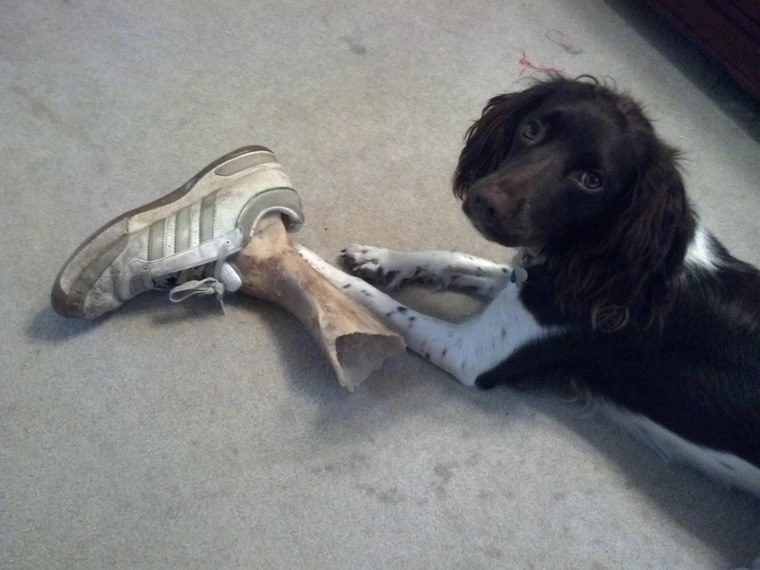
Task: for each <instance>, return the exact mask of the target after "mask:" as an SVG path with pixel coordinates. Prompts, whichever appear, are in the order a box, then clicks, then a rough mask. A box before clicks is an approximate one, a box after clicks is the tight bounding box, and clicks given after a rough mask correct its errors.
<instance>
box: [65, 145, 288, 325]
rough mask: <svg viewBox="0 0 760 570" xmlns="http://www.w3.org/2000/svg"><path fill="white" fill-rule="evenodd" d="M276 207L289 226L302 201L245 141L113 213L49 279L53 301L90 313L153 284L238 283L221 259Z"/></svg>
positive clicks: (191, 288)
mask: <svg viewBox="0 0 760 570" xmlns="http://www.w3.org/2000/svg"><path fill="white" fill-rule="evenodd" d="M273 211H276V212H281V213H282V214H284V216H283V220H284V221H285V223H286V226H287V227H288V230H289V231H295V230H297V229H298V227H300V225H301V224H302V223H303V213H302V212H301V202H300V200H299V198H298V194H297V193H296V191H295V190H294V189H293V187H292V185H291V183H290V180H289V179H288V176H287V174H285V172H284V171H283V169H282V167H281V166H280V164H279V163H278V162H277V159H276V158H275V156H274V154H273V153H272V151H270V150H269V149H267V148H264V147H262V146H247V147H244V148H241V149H238V150H236V151H234V152H231V153H229V154H227V155H225V156H223V157H221V158H220V159H218V160H215V161H214V162H212V163H211V164H210V165H208V166H207V167H206V168H204V169H203V170H201V171H200V172H199V173H198V174H197V175H195V176H194V177H193V178H191V179H190V180H189V181H188V182H187V183H185V184H184V185H183V186H181V187H180V188H178V189H177V190H175V191H174V192H171V193H170V194H167V195H166V196H164V197H163V198H160V199H159V200H156V201H155V202H151V203H150V204H145V205H144V206H141V207H139V208H136V209H134V210H131V211H129V212H127V213H125V214H122V215H121V216H119V217H117V218H115V219H114V220H112V221H111V222H109V223H108V224H106V225H105V226H103V227H102V228H101V229H99V230H98V231H97V232H95V233H94V234H93V235H92V236H90V237H89V238H88V239H87V240H85V242H84V243H83V244H82V245H81V246H79V248H78V249H77V250H76V251H75V252H74V254H73V255H72V256H71V257H70V258H69V260H68V261H67V262H66V264H65V265H64V266H63V269H61V272H60V273H59V274H58V277H57V278H56V280H55V284H54V285H53V290H52V293H51V302H52V304H53V309H55V311H56V312H57V313H58V314H60V315H63V316H64V317H84V318H88V319H93V318H96V317H99V316H100V315H102V314H104V313H106V312H108V311H112V310H114V309H116V308H117V307H119V306H120V305H121V304H122V303H123V302H124V301H126V300H127V299H131V298H132V297H134V296H135V295H137V294H139V293H142V292H143V291H148V290H150V289H172V293H171V294H170V298H171V299H172V300H173V301H181V300H183V299H185V298H187V297H188V296H190V295H193V294H196V293H200V294H211V293H215V294H217V296H218V297H219V298H221V295H222V293H223V292H224V291H225V290H227V291H236V290H237V289H239V288H240V286H241V285H242V281H241V279H240V276H239V275H238V274H237V272H236V271H235V270H234V269H233V267H232V266H231V265H230V264H228V263H226V262H225V261H226V259H228V258H229V257H230V256H231V255H233V254H235V253H237V252H238V251H240V249H242V248H243V247H244V246H245V244H246V243H248V240H249V239H250V237H251V233H252V231H253V229H254V228H255V227H256V224H257V223H258V221H259V220H260V219H261V217H262V216H264V215H265V214H267V213H269V212H273Z"/></svg>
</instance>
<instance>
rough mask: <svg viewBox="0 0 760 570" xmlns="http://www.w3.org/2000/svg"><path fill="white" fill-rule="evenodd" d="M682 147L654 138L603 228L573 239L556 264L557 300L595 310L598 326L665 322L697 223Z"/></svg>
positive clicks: (569, 306)
mask: <svg viewBox="0 0 760 570" xmlns="http://www.w3.org/2000/svg"><path fill="white" fill-rule="evenodd" d="M677 157H678V153H677V151H675V150H673V149H671V148H670V147H668V146H666V145H664V144H662V143H657V148H656V150H655V151H654V152H653V156H652V158H651V159H650V161H649V163H648V164H647V165H646V166H644V167H643V168H641V170H640V171H639V173H638V176H637V178H636V180H635V181H634V183H633V185H632V187H631V188H630V189H629V190H628V191H627V192H626V194H625V195H624V196H623V197H622V199H621V200H620V201H619V202H618V203H617V204H616V205H615V206H614V207H613V208H612V211H610V212H608V214H607V215H606V219H607V221H608V222H607V223H606V224H604V228H605V230H604V232H602V233H599V234H594V233H590V234H587V235H585V236H583V237H582V238H581V240H580V243H579V242H574V243H573V244H572V247H571V248H569V249H568V251H567V252H566V254H565V255H563V256H558V257H557V258H556V259H555V260H554V261H553V263H554V264H556V266H555V270H558V272H557V273H558V277H559V278H558V280H557V281H558V283H559V284H561V285H560V287H559V288H558V291H557V293H558V295H559V302H560V306H561V307H563V308H564V309H565V310H569V311H571V312H576V313H577V312H585V313H586V315H589V314H590V317H591V322H592V323H593V326H594V328H600V329H601V330H605V331H608V332H609V331H615V330H618V329H620V328H622V327H624V326H625V325H626V324H628V323H629V322H631V323H633V324H634V325H635V326H638V327H639V328H647V327H649V326H650V325H652V324H661V323H662V322H663V319H664V318H665V316H666V315H667V313H668V312H669V311H670V309H671V307H672V305H673V302H674V301H675V297H674V291H675V288H674V287H673V280H674V279H676V278H677V275H678V270H679V268H680V266H681V263H682V262H683V258H684V255H685V254H686V249H687V247H688V243H689V241H690V240H691V238H692V236H693V234H694V229H695V219H694V214H693V212H692V210H691V206H690V205H689V202H688V199H687V197H686V192H685V190H684V186H683V181H682V179H681V176H680V174H679V172H678V169H677V166H676V163H677Z"/></svg>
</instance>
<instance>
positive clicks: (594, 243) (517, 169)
mask: <svg viewBox="0 0 760 570" xmlns="http://www.w3.org/2000/svg"><path fill="white" fill-rule="evenodd" d="M676 158H677V152H676V151H675V150H673V149H671V148H670V147H668V146H667V145H665V144H664V143H663V142H662V141H660V140H659V139H658V138H657V136H656V135H655V133H654V130H653V128H652V125H651V123H650V121H649V120H648V119H647V118H646V116H645V115H644V113H643V112H642V110H641V107H640V106H639V105H638V104H637V103H635V102H634V101H633V100H632V99H630V98H629V97H627V96H625V95H621V94H619V93H617V92H615V91H614V90H613V89H610V88H608V87H605V86H603V85H601V84H600V83H599V82H598V81H596V80H594V79H593V78H582V79H579V80H570V79H564V78H552V79H550V80H548V81H545V82H543V83H538V84H536V85H534V86H533V87H531V88H529V89H527V90H525V91H522V92H518V93H511V94H506V95H499V96H497V97H494V98H493V99H491V100H490V101H489V102H488V104H487V105H486V107H485V109H484V110H483V114H482V116H481V117H480V119H478V120H477V121H476V122H475V123H474V124H473V125H472V126H471V127H470V129H469V130H468V131H467V134H466V137H465V146H464V148H463V150H462V153H461V155H460V158H459V164H458V166H457V170H456V173H455V175H454V192H455V194H456V195H457V196H458V197H460V198H462V199H463V209H464V212H465V213H466V214H467V216H468V217H469V219H470V220H471V221H472V223H473V225H474V226H475V227H476V228H477V229H478V230H479V231H480V232H481V233H482V234H483V235H484V236H485V237H486V238H488V239H490V240H492V241H495V242H497V243H500V244H502V245H505V246H513V247H514V246H530V247H533V248H538V249H542V250H543V251H544V252H545V253H547V254H550V255H551V254H559V255H554V257H553V262H554V263H555V266H556V269H557V271H556V273H557V275H558V282H559V287H560V289H561V290H562V289H564V290H565V295H564V296H563V295H560V299H559V300H560V302H561V303H563V302H564V304H566V305H568V304H574V305H575V306H581V307H584V308H587V307H586V306H587V305H591V310H592V312H595V313H599V312H600V311H601V312H604V310H602V309H600V307H619V308H620V310H621V311H622V314H623V317H624V318H623V317H621V318H616V320H618V321H620V320H623V321H627V320H628V315H629V312H630V311H629V309H631V307H632V306H633V304H634V302H633V301H632V300H631V299H630V297H631V295H641V297H642V299H641V302H643V303H649V304H650V305H652V306H657V305H658V303H657V302H656V301H657V297H662V296H663V293H662V292H658V291H655V289H658V290H659V289H663V288H666V287H667V281H668V279H670V277H671V276H672V274H673V272H674V271H675V268H676V267H677V266H678V264H680V262H681V260H682V259H683V256H684V254H685V251H686V246H687V243H688V239H689V237H690V236H691V233H692V232H693V225H692V224H693V220H692V219H691V214H690V209H689V206H688V203H687V200H686V195H685V192H684V188H683V183H682V180H681V177H680V174H679V173H678V170H677V168H676ZM690 220H691V221H690ZM658 272H660V273H661V274H662V275H663V276H664V279H659V280H657V279H650V276H652V275H653V274H655V273H658ZM631 279H634V280H638V281H639V282H640V283H642V285H641V287H643V288H644V289H646V291H641V290H638V289H637V288H636V287H635V286H632V285H631V284H630V281H629V282H628V283H626V281H627V280H631ZM600 295H601V296H602V300H599V296H600ZM594 298H596V299H595V300H594ZM594 306H595V307H596V308H593V307H594ZM653 310H655V309H653ZM613 312H614V311H613ZM649 316H650V317H651V316H652V315H649Z"/></svg>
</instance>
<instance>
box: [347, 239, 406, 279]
mask: <svg viewBox="0 0 760 570" xmlns="http://www.w3.org/2000/svg"><path fill="white" fill-rule="evenodd" d="M392 254H393V252H392V251H391V250H389V249H385V248H382V247H372V246H371V245H359V244H352V245H349V246H348V247H347V248H346V249H344V250H343V251H341V252H340V257H341V261H342V262H343V266H344V267H345V268H346V269H347V270H348V271H350V272H351V273H353V274H354V275H358V276H359V277H361V278H362V279H364V280H365V281H369V282H370V283H375V284H377V285H383V286H385V287H389V288H391V289H395V288H397V287H399V286H400V285H401V283H402V281H403V280H404V278H405V276H404V275H402V272H401V271H400V270H399V269H397V268H393V267H391V256H392Z"/></svg>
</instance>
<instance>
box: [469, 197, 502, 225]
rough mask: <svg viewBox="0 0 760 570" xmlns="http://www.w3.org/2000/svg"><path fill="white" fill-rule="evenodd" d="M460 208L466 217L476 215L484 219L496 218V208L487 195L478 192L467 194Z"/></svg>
mask: <svg viewBox="0 0 760 570" xmlns="http://www.w3.org/2000/svg"><path fill="white" fill-rule="evenodd" d="M462 209H463V210H464V213H465V214H466V215H467V216H468V217H473V216H475V217H478V218H480V219H482V220H484V221H486V220H487V221H492V220H494V219H496V209H495V208H494V207H493V205H492V204H491V202H490V201H489V199H488V197H487V196H483V195H481V194H478V193H473V194H469V195H468V196H467V198H466V199H465V201H464V203H463V204H462Z"/></svg>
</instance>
